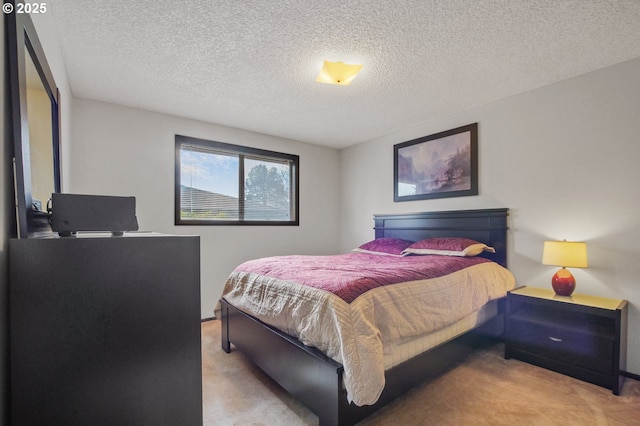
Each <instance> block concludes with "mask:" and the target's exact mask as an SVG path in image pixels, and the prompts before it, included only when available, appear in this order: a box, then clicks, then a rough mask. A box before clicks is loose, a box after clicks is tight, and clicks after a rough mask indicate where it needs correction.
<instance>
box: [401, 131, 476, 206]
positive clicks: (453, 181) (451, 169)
mask: <svg viewBox="0 0 640 426" xmlns="http://www.w3.org/2000/svg"><path fill="white" fill-rule="evenodd" d="M393 191H394V193H393V200H394V201H396V202H398V201H414V200H429V199H434V198H447V197H463V196H469V195H478V123H472V124H468V125H466V126H462V127H457V128H455V129H451V130H447V131H444V132H440V133H436V134H433V135H429V136H424V137H421V138H418V139H413V140H410V141H407V142H402V143H399V144H396V145H394V146H393Z"/></svg>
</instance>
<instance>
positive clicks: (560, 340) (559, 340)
mask: <svg viewBox="0 0 640 426" xmlns="http://www.w3.org/2000/svg"><path fill="white" fill-rule="evenodd" d="M549 340H552V341H554V342H558V343H559V342H562V339H560V338H558V337H553V336H549Z"/></svg>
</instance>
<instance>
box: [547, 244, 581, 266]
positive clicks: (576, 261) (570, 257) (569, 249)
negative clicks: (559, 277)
mask: <svg viewBox="0 0 640 426" xmlns="http://www.w3.org/2000/svg"><path fill="white" fill-rule="evenodd" d="M542 263H543V264H544V265H555V266H562V267H563V268H586V267H587V266H588V262H587V243H581V242H574V241H545V242H544V249H543V251H542Z"/></svg>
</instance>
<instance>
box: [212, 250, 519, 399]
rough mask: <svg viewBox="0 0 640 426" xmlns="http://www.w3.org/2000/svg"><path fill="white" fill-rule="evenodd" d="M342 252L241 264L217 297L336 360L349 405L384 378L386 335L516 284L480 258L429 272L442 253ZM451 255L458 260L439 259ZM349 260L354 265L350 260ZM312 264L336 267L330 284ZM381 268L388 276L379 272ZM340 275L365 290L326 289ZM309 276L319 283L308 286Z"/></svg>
mask: <svg viewBox="0 0 640 426" xmlns="http://www.w3.org/2000/svg"><path fill="white" fill-rule="evenodd" d="M341 256H343V258H341ZM341 256H322V257H321V259H320V258H318V259H312V258H314V257H313V256H309V257H300V256H296V257H291V256H289V257H287V256H283V257H280V258H269V259H267V260H260V261H258V262H257V263H255V264H253V265H252V264H243V265H240V266H239V267H238V268H237V269H236V270H235V271H233V272H232V273H231V275H230V276H229V278H228V279H227V282H226V284H225V288H224V290H223V298H224V299H225V300H226V301H227V302H228V303H230V304H231V305H233V306H235V307H236V308H238V309H240V310H242V311H244V312H246V313H248V314H250V315H252V316H254V317H256V318H258V319H260V320H261V321H263V322H265V323H267V324H269V325H272V326H274V327H276V328H278V329H280V330H282V331H284V332H285V333H287V334H290V335H292V336H294V337H296V338H298V339H299V340H300V341H301V342H302V343H304V344H306V345H309V346H313V347H317V348H318V349H319V350H321V351H322V352H323V353H325V354H326V355H327V356H329V357H330V358H332V359H334V360H335V361H337V362H339V363H341V364H342V365H343V367H344V374H343V382H344V385H345V388H346V390H347V399H348V400H349V401H353V402H354V403H355V404H356V405H370V404H374V403H375V402H376V401H377V400H378V398H379V396H380V394H381V392H382V390H383V388H384V384H385V379H384V371H385V368H386V365H385V349H388V348H390V346H389V343H390V342H395V343H394V344H397V343H399V342H402V343H404V344H406V343H407V342H409V341H410V340H411V339H413V338H417V337H418V336H424V335H426V334H430V333H432V332H435V331H439V330H443V329H445V328H446V327H449V326H450V325H451V324H454V323H455V322H457V321H460V320H461V319H463V318H465V317H468V316H471V315H473V314H474V313H475V312H477V311H478V310H480V309H481V308H482V307H483V306H485V305H486V304H487V303H488V302H489V301H491V300H496V299H498V298H500V297H503V296H505V295H506V292H507V291H508V290H510V289H512V288H513V287H514V285H515V278H514V277H513V275H512V274H511V273H510V272H509V271H508V270H507V269H505V268H503V267H502V266H500V265H498V264H496V263H493V262H490V261H485V260H480V259H475V260H474V259H468V258H465V259H466V260H464V259H462V260H461V262H462V263H466V264H468V265H470V266H466V267H464V268H463V269H459V270H456V271H454V272H447V273H446V274H445V275H442V276H434V275H437V274H432V273H431V272H425V271H426V270H427V269H428V263H429V262H428V259H427V258H428V257H431V258H433V259H434V260H435V262H436V263H438V262H444V261H445V260H443V259H441V258H444V257H447V256H415V257H414V259H413V260H411V259H407V258H406V257H405V258H400V259H389V258H387V259H383V258H384V256H375V255H367V254H354V253H351V254H348V255H341ZM354 256H365V257H359V258H358V257H356V258H354ZM295 258H300V259H295ZM341 261H343V262H344V263H341ZM450 261H451V262H457V261H456V260H450V259H447V260H446V262H450ZM354 262H355V264H357V265H359V266H357V267H354V266H353V265H354ZM319 264H323V265H329V264H330V265H331V268H335V269H336V271H335V272H334V273H333V276H334V277H335V280H336V281H337V284H336V285H334V284H335V283H330V282H329V281H331V279H330V278H329V277H330V276H331V274H328V272H327V271H326V270H324V269H323V268H325V266H323V267H322V268H320V267H319V266H318V265H319ZM305 265H306V266H305ZM365 265H370V266H369V268H368V269H371V270H373V272H372V271H371V270H367V267H366V266H365ZM398 265H399V266H401V268H400V269H397V268H396V267H397V266H398ZM309 269H322V271H320V275H321V276H322V279H320V280H319V281H318V280H316V279H307V278H306V277H307V276H310V275H309V274H308V270H309ZM381 271H385V273H390V274H391V275H392V277H390V278H382V277H380V276H378V275H377V274H379V273H381ZM447 271H449V270H448V269H447ZM369 274H372V275H369ZM314 276H315V275H314ZM371 276H374V277H375V279H374V280H371V279H370V277H371ZM345 277H350V278H349V279H350V280H354V281H355V282H356V284H358V286H360V287H363V288H365V289H366V291H364V292H361V293H358V295H355V296H354V294H353V292H352V291H347V292H342V293H341V294H342V296H341V295H340V294H335V293H334V292H332V291H330V290H328V288H337V289H342V288H343V281H344V280H345ZM407 279H408V280H407ZM372 281H373V282H375V284H376V285H373V286H372V285H371V282H372ZM392 281H393V282H392ZM396 281H399V282H396ZM315 282H320V283H321V285H319V286H314V285H313V284H314V283H315ZM343 296H344V297H343ZM347 300H350V302H347ZM415 344H416V345H418V343H415ZM400 346H404V345H400ZM405 347H407V346H405ZM398 350H400V349H398ZM392 352H393V351H392Z"/></svg>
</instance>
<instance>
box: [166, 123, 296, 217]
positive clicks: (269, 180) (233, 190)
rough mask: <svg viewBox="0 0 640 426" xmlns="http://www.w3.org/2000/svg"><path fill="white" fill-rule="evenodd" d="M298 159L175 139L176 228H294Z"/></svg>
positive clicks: (269, 152) (203, 141) (266, 152)
mask: <svg viewBox="0 0 640 426" xmlns="http://www.w3.org/2000/svg"><path fill="white" fill-rule="evenodd" d="M298 163H299V157H298V156H297V155H291V154H283V153H280V152H273V151H266V150H262V149H256V148H248V147H244V146H239V145H231V144H227V143H222V142H214V141H207V140H203V139H196V138H190V137H187V136H181V135H176V184H175V204H176V205H175V223H176V225H298V223H299V220H298Z"/></svg>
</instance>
